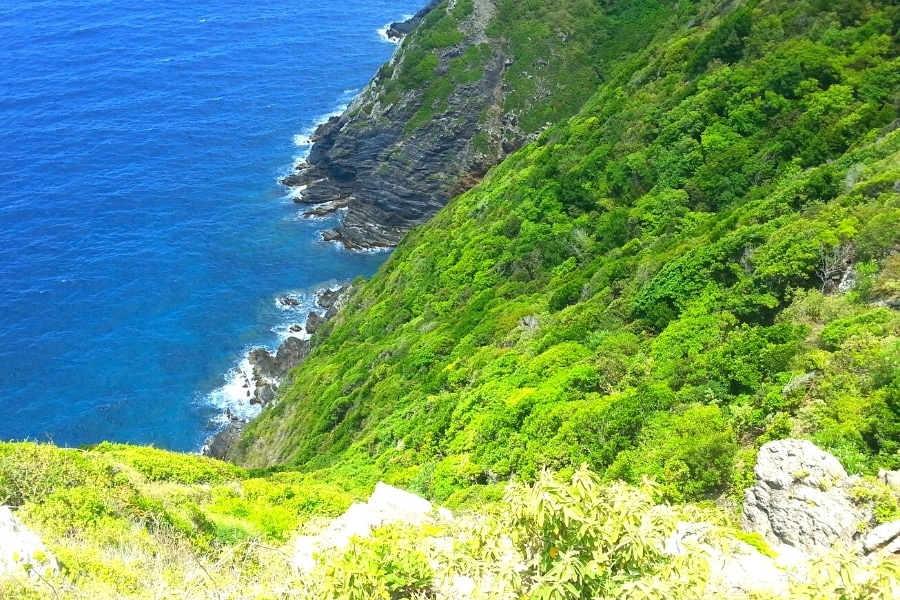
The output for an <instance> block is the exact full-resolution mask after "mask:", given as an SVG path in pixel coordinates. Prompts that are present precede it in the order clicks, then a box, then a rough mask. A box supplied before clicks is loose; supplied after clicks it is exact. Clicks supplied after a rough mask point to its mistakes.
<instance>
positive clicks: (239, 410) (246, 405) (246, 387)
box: [208, 349, 261, 425]
mask: <svg viewBox="0 0 900 600" xmlns="http://www.w3.org/2000/svg"><path fill="white" fill-rule="evenodd" d="M255 391H256V384H255V383H254V381H253V367H252V366H250V350H249V349H248V350H247V352H245V353H244V357H243V358H242V359H241V362H240V363H238V365H237V366H235V367H234V368H233V369H231V370H230V371H229V372H228V373H227V374H226V375H225V385H223V386H222V387H220V388H216V389H215V390H213V391H212V392H210V394H209V396H208V402H209V404H210V405H211V406H214V407H216V408H219V409H221V410H222V413H221V414H220V415H219V416H217V417H216V418H215V419H214V422H216V423H218V424H220V425H227V424H228V422H229V420H230V419H229V417H228V413H230V414H231V415H233V416H234V417H235V418H238V419H241V420H243V421H249V420H250V419H253V418H255V417H256V416H257V415H259V412H260V410H261V408H260V407H259V406H258V405H254V404H250V399H251V398H252V397H253V394H254V392H255Z"/></svg>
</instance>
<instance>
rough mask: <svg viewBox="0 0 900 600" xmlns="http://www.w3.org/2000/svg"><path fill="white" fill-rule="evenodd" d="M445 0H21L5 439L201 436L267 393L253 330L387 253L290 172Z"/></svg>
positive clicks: (9, 142)
mask: <svg viewBox="0 0 900 600" xmlns="http://www.w3.org/2000/svg"><path fill="white" fill-rule="evenodd" d="M423 4H424V0H369V1H367V2H351V1H350V0H324V1H321V2H313V1H312V0H293V1H286V0H269V1H268V2H265V3H257V2H247V1H246V0H240V1H238V0H222V1H219V2H215V3H208V4H207V3H197V2H187V1H185V0H173V1H170V2H153V3H141V2H137V3H135V2H122V1H116V0H45V1H41V0H37V1H28V2H25V1H22V0H0V440H10V439H33V440H41V441H46V440H52V441H54V442H55V443H57V444H60V445H69V446H75V445H81V444H90V443H95V442H99V441H101V440H114V441H121V442H133V443H140V444H154V445H156V446H158V447H163V448H169V449H174V450H185V451H196V450H197V449H198V448H199V447H200V446H201V445H202V444H203V442H204V440H205V439H206V438H207V437H208V436H209V435H211V434H212V433H214V432H215V431H216V430H217V429H218V428H219V427H220V426H221V423H222V418H223V417H222V414H223V411H224V410H225V409H226V408H230V409H231V410H232V411H234V412H236V413H239V414H244V415H250V414H252V409H251V408H249V407H248V406H247V405H246V403H245V402H244V396H245V395H246V390H244V389H242V388H241V387H240V385H239V383H237V382H238V381H239V380H240V378H239V377H238V376H237V373H236V371H235V369H236V368H237V367H239V366H240V365H241V362H242V361H243V360H244V358H245V356H246V353H247V351H248V350H249V349H250V348H252V347H254V346H266V347H269V348H273V349H274V348H275V347H276V346H277V345H278V343H279V342H280V341H281V339H283V338H284V337H285V335H287V332H288V327H289V326H290V324H292V323H298V322H301V323H302V320H303V318H304V317H305V314H306V311H307V310H308V309H309V308H310V306H311V302H312V295H311V292H312V290H314V289H315V288H316V287H317V286H320V285H322V284H328V283H334V282H336V281H339V280H346V279H350V278H353V277H354V276H356V275H364V276H369V275H371V274H372V273H374V271H375V270H376V269H377V268H378V266H379V265H380V264H381V263H382V262H383V261H384V259H385V258H386V256H387V255H386V254H384V253H381V254H352V253H348V252H346V251H342V250H340V249H339V248H337V247H335V246H334V245H331V244H326V243H324V242H322V241H321V240H320V237H319V232H320V231H321V230H322V229H325V228H327V227H328V226H329V225H330V224H331V223H329V222H327V221H324V222H323V221H309V220H305V219H302V218H300V217H299V216H298V209H297V207H296V206H295V205H294V204H292V203H291V201H290V195H289V194H288V191H287V190H286V189H285V188H283V187H281V186H279V185H278V184H277V180H278V178H279V177H280V176H281V175H284V174H286V173H288V172H289V171H290V170H291V166H292V164H293V163H294V161H296V160H298V159H300V158H302V156H304V153H305V152H307V151H308V145H307V142H308V140H307V139H306V137H305V136H307V135H309V133H310V132H311V129H312V128H313V126H314V125H315V124H316V122H318V121H321V119H322V118H324V117H326V116H327V115H328V114H329V113H333V112H334V111H337V110H340V108H341V106H342V105H346V104H347V103H348V102H349V101H350V100H351V99H352V97H353V96H354V95H355V94H356V93H357V92H358V91H359V90H360V89H361V88H362V87H363V86H364V85H365V84H366V82H367V81H368V80H369V79H370V78H371V77H372V76H373V75H374V73H375V72H376V70H377V69H378V67H379V65H380V64H382V63H383V62H384V61H385V60H387V59H388V58H389V57H390V55H391V53H392V52H393V50H394V46H393V45H392V44H390V43H389V42H387V41H386V40H385V39H384V38H383V34H381V33H379V29H380V28H383V27H384V25H385V24H386V23H389V22H391V21H394V20H399V19H401V18H402V17H404V16H408V15H409V14H411V13H414V12H415V11H416V10H417V9H418V8H420V5H423ZM285 294H292V295H293V296H294V297H296V298H298V299H300V300H301V307H299V308H296V309H288V308H285V307H282V306H279V303H278V302H277V299H278V298H280V297H282V296H284V295H285ZM245 366H246V364H245Z"/></svg>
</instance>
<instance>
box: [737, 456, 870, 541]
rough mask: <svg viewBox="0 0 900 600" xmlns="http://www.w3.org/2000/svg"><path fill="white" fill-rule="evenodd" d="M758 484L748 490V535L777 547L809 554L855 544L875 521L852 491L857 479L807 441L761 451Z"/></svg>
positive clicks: (745, 507)
mask: <svg viewBox="0 0 900 600" xmlns="http://www.w3.org/2000/svg"><path fill="white" fill-rule="evenodd" d="M755 474H756V483H755V484H754V485H753V486H752V487H751V488H749V489H747V490H746V491H745V492H744V522H743V527H744V529H745V530H746V531H755V532H758V533H760V534H762V535H763V536H765V538H766V539H767V540H768V541H769V542H770V543H772V544H773V545H781V544H784V545H787V546H791V547H793V548H796V549H798V550H802V551H804V552H808V553H816V552H818V551H822V550H826V549H828V548H831V547H832V546H833V545H834V544H835V543H836V542H841V543H843V544H844V545H846V546H850V545H853V544H854V543H855V542H856V541H857V539H858V538H859V536H860V531H861V530H865V528H866V526H867V524H868V523H869V522H870V521H871V519H872V507H871V506H870V505H858V504H856V503H855V502H854V501H853V498H852V495H851V493H850V489H851V487H852V486H853V485H854V480H853V479H852V478H849V477H848V476H847V472H846V471H845V470H844V468H843V467H842V466H841V463H840V462H838V460H837V459H836V458H835V457H834V456H832V455H830V454H828V453H827V452H824V451H822V450H820V449H819V448H818V447H816V446H815V445H814V444H813V443H812V442H808V441H805V440H792V439H788V440H778V441H775V442H769V443H768V444H765V445H764V446H763V447H762V448H760V450H759V455H758V457H757V463H756V468H755Z"/></svg>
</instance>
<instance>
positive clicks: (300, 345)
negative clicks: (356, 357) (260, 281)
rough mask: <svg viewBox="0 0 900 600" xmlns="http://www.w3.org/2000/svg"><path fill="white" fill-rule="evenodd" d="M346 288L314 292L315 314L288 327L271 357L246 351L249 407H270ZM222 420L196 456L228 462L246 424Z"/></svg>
mask: <svg viewBox="0 0 900 600" xmlns="http://www.w3.org/2000/svg"><path fill="white" fill-rule="evenodd" d="M350 289H351V288H350V284H349V283H343V284H340V285H339V286H337V287H326V288H322V289H319V290H318V291H316V293H315V294H316V310H312V311H310V312H309V313H307V315H306V321H305V324H304V325H299V324H295V325H292V326H291V333H292V334H293V335H291V336H289V337H288V338H287V339H285V340H284V341H283V342H282V343H281V345H280V346H278V349H277V350H276V351H275V353H274V354H272V353H271V352H269V351H268V350H266V349H265V348H254V349H253V350H251V351H250V356H249V361H250V366H251V369H252V375H251V377H250V378H248V379H247V380H246V382H245V387H246V388H247V390H248V397H249V402H250V404H255V405H259V406H261V407H262V408H264V409H265V408H266V407H269V406H272V405H273V403H274V402H275V394H276V392H277V391H278V388H279V387H280V386H281V385H282V384H283V383H284V382H285V381H286V379H287V376H288V374H289V373H290V371H291V370H292V369H294V368H296V367H297V366H298V365H299V364H300V363H301V362H303V361H304V360H305V359H306V357H307V356H309V353H310V350H311V348H312V345H311V337H312V335H314V334H315V333H316V331H318V330H319V328H320V327H321V326H322V325H323V324H325V323H327V322H328V321H330V320H331V319H333V318H334V317H335V315H337V312H338V310H340V308H341V307H342V306H343V305H344V302H345V301H346V298H347V296H348V294H349V292H350ZM278 301H279V302H281V303H283V304H285V305H288V306H296V305H297V304H299V303H298V302H297V300H295V299H293V298H291V297H290V296H284V297H282V298H279V300H278ZM225 416H226V417H227V418H228V420H229V422H228V424H227V425H225V427H224V428H223V429H222V430H221V431H219V432H218V433H216V434H215V435H214V436H212V437H211V438H209V439H208V440H206V443H205V444H204V445H203V448H202V449H201V451H200V453H201V454H203V455H204V456H211V457H213V458H218V459H221V460H227V459H228V458H229V452H230V450H231V448H232V447H233V446H234V444H235V443H236V442H237V441H238V440H239V439H240V437H241V433H242V432H243V430H244V427H245V426H246V425H247V423H248V421H246V420H244V419H240V418H238V417H236V416H234V415H233V414H231V412H230V411H226V413H225Z"/></svg>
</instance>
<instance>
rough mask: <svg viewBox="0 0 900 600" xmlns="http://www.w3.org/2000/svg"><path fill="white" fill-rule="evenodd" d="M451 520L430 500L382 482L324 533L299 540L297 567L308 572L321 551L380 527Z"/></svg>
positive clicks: (296, 558)
mask: <svg viewBox="0 0 900 600" xmlns="http://www.w3.org/2000/svg"><path fill="white" fill-rule="evenodd" d="M452 518H453V515H452V514H451V513H450V511H448V510H447V509H437V510H435V508H434V507H433V506H432V505H431V502H429V501H428V500H425V499H424V498H420V497H419V496H416V495H415V494H411V493H410V492H406V491H404V490H401V489H398V488H395V487H392V486H389V485H387V484H386V483H380V482H379V483H378V484H377V485H376V486H375V491H374V492H372V495H371V497H369V500H368V502H366V503H365V504H363V503H357V504H354V505H352V506H351V507H350V508H348V509H347V512H345V513H344V514H343V515H341V516H340V517H338V518H336V519H335V520H334V521H332V522H331V524H330V525H329V526H328V528H327V529H325V531H323V532H322V533H321V534H319V535H317V536H304V537H300V538H298V539H297V542H296V545H295V548H294V558H293V562H294V567H295V568H297V569H298V570H300V571H307V570H309V569H311V568H312V567H313V566H315V562H316V561H315V558H314V554H315V553H317V552H319V551H320V550H321V549H323V548H344V547H346V546H347V544H348V543H349V542H350V539H351V538H353V537H366V536H368V535H369V533H370V532H371V531H372V529H373V528H375V527H378V526H381V525H388V524H392V523H407V524H410V525H421V524H423V523H427V522H433V521H434V520H436V519H444V520H450V519H452Z"/></svg>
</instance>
